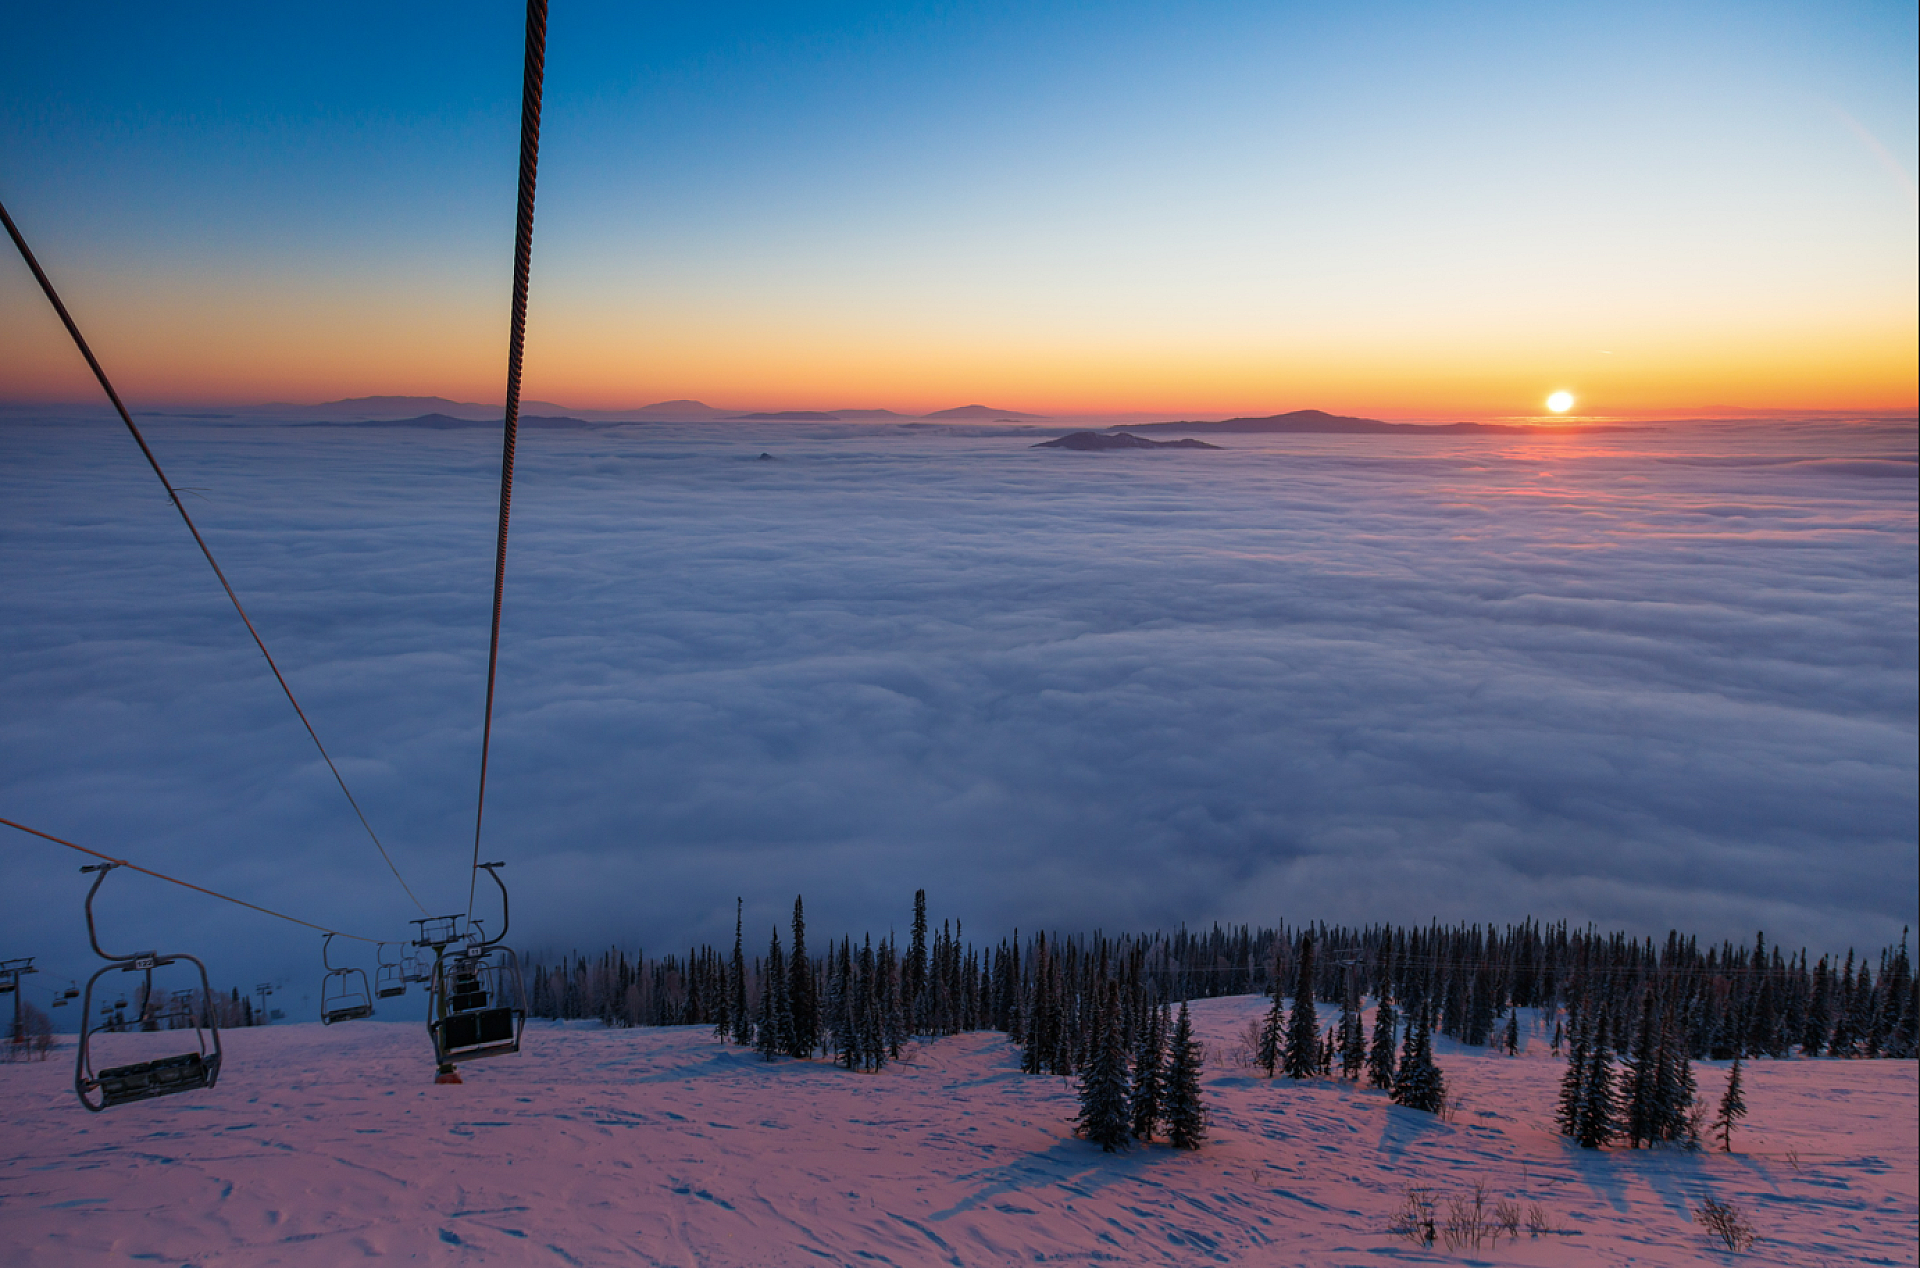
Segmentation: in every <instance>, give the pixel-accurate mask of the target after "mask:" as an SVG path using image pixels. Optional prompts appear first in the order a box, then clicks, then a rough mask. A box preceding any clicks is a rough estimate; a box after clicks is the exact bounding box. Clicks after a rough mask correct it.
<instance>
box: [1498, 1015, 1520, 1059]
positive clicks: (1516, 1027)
mask: <svg viewBox="0 0 1920 1268" xmlns="http://www.w3.org/2000/svg"><path fill="white" fill-rule="evenodd" d="M1500 1046H1501V1047H1502V1048H1504V1049H1506V1053H1507V1055H1508V1056H1510V1057H1515V1056H1519V1055H1520V1010H1519V1008H1517V1007H1515V1008H1509V1009H1508V1010H1507V1029H1506V1032H1505V1033H1504V1034H1502V1035H1501V1037H1500Z"/></svg>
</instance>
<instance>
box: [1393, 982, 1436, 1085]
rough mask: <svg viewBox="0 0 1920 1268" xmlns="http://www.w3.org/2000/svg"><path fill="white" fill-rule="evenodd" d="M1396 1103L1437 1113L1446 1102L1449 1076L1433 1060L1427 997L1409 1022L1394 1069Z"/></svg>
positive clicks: (1431, 1026)
mask: <svg viewBox="0 0 1920 1268" xmlns="http://www.w3.org/2000/svg"><path fill="white" fill-rule="evenodd" d="M1391 1095H1392V1098H1393V1103H1394V1104H1395V1105H1404V1106H1406V1107H1407V1108H1408V1109H1416V1110H1420V1111H1421V1112H1423V1113H1427V1114H1438V1113H1439V1112H1440V1109H1441V1107H1442V1106H1444V1105H1445V1104H1446V1103H1447V1084H1446V1080H1445V1079H1443V1078H1442V1077H1441V1075H1440V1067H1439V1066H1437V1065H1435V1064H1434V1063H1433V1022H1432V1020H1431V1018H1430V1017H1429V1015H1428V1013H1427V1002H1426V1000H1425V998H1422V999H1421V1001H1420V1006H1419V1007H1418V1008H1417V1009H1415V1010H1414V1014H1413V1019H1412V1020H1411V1021H1410V1022H1408V1023H1407V1038H1406V1043H1405V1044H1404V1045H1403V1046H1402V1048H1401V1050H1400V1068H1399V1069H1398V1070H1396V1071H1395V1072H1394V1076H1393V1092H1392V1093H1391Z"/></svg>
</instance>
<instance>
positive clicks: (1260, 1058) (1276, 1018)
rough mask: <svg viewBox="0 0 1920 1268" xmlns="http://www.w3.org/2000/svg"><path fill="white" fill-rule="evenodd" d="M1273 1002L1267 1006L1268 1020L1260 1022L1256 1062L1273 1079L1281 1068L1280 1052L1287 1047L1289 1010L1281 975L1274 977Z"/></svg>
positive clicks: (1255, 1055)
mask: <svg viewBox="0 0 1920 1268" xmlns="http://www.w3.org/2000/svg"><path fill="white" fill-rule="evenodd" d="M1272 994H1273V1002H1272V1003H1271V1004H1269V1005H1268V1007H1267V1016H1266V1020H1264V1021H1262V1022H1261V1023H1260V1047H1259V1050H1258V1051H1257V1052H1256V1053H1255V1054H1254V1062H1255V1064H1257V1065H1258V1066H1259V1067H1260V1068H1261V1069H1262V1070H1264V1071H1266V1074H1267V1077H1268V1078H1269V1079H1271V1078H1272V1077H1273V1076H1274V1073H1275V1072H1276V1071H1278V1070H1279V1068H1280V1053H1281V1052H1282V1050H1284V1049H1285V1047H1286V1040H1287V1010H1286V1005H1285V1003H1284V1002H1283V1000H1282V997H1281V988H1280V976H1279V974H1275V975H1274V978H1273V992H1272Z"/></svg>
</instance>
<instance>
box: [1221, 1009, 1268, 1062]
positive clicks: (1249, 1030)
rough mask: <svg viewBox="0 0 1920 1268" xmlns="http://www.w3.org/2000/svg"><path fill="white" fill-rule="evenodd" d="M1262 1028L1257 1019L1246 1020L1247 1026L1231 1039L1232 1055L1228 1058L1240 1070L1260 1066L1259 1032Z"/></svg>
mask: <svg viewBox="0 0 1920 1268" xmlns="http://www.w3.org/2000/svg"><path fill="white" fill-rule="evenodd" d="M1262 1028H1263V1025H1262V1021H1261V1019H1260V1018H1258V1017H1249V1018H1247V1024H1246V1025H1245V1026H1244V1027H1242V1028H1241V1030H1240V1033H1239V1034H1237V1035H1235V1036H1234V1037H1233V1053H1232V1055H1231V1056H1230V1057H1229V1058H1228V1059H1229V1060H1230V1061H1232V1062H1233V1064H1234V1065H1235V1066H1238V1067H1239V1068H1240V1069H1242V1070H1250V1069H1252V1068H1253V1067H1254V1066H1257V1065H1259V1064H1260V1032H1261V1030H1262Z"/></svg>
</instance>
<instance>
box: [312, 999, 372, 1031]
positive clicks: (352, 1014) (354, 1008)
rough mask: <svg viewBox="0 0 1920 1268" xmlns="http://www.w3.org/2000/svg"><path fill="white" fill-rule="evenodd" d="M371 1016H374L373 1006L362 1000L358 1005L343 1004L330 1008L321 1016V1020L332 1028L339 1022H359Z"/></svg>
mask: <svg viewBox="0 0 1920 1268" xmlns="http://www.w3.org/2000/svg"><path fill="white" fill-rule="evenodd" d="M371 1016H373V1005H372V1004H369V1003H367V1002H365V1001H364V1000H362V1001H361V1002H359V1003H357V1004H342V1005H340V1006H339V1007H337V1008H329V1009H328V1010H327V1011H326V1012H324V1013H322V1014H321V1015H320V1020H321V1021H322V1022H323V1023H325V1024H326V1025H329V1026H331V1025H333V1023H335V1022H337V1021H359V1020H360V1019H361V1018H362V1017H371Z"/></svg>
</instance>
